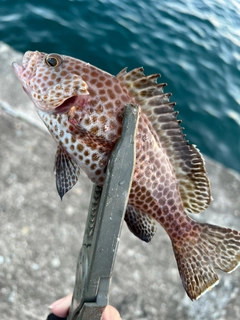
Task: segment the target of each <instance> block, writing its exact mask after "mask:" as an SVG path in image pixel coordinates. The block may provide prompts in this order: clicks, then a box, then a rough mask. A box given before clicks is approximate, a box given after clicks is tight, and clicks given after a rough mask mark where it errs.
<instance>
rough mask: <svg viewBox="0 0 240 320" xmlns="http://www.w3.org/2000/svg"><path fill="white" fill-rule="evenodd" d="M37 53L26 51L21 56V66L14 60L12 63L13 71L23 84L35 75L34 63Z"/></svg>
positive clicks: (27, 82)
mask: <svg viewBox="0 0 240 320" xmlns="http://www.w3.org/2000/svg"><path fill="white" fill-rule="evenodd" d="M39 54H40V53H39V52H38V51H35V52H32V51H27V52H26V53H25V54H24V56H23V58H22V66H20V65H19V64H17V63H16V62H13V63H12V68H13V71H14V73H15V74H16V76H17V77H18V79H19V80H20V81H21V82H22V84H23V85H25V84H26V85H28V84H29V81H30V80H31V79H32V78H33V77H34V76H35V75H36V70H35V68H34V64H35V61H36V59H37V57H38V56H39ZM25 71H27V72H25Z"/></svg>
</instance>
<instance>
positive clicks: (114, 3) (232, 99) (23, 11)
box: [0, 0, 240, 171]
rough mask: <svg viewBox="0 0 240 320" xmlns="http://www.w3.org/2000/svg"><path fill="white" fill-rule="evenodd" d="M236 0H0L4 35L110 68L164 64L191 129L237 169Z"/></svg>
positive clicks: (239, 70)
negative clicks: (38, 0) (133, 0)
mask: <svg viewBox="0 0 240 320" xmlns="http://www.w3.org/2000/svg"><path fill="white" fill-rule="evenodd" d="M239 26H240V4H239V1H237V0H229V1H227V0H218V1H217V0H195V1H187V2H186V1H184V0H172V1H169V0H162V1H159V0H151V1H148V2H147V1H145V0H139V1H135V2H129V1H128V0H121V1H120V0H99V1H87V0H69V1H61V2H60V1H57V0H53V1H51V2H50V1H46V0H45V1H44V0H42V1H41V2H40V3H39V2H38V3H36V2H34V1H30V0H29V1H25V0H23V1H21V2H18V1H11V4H10V2H9V1H7V0H2V1H1V10H0V30H1V35H2V37H1V40H2V41H4V42H6V43H8V44H9V45H11V46H13V47H14V48H15V49H17V50H20V51H22V52H24V51H26V50H36V49H37V50H40V51H45V52H60V53H64V54H69V55H72V56H76V57H79V58H80V59H82V60H85V61H88V62H90V63H92V64H95V65H97V66H98V67H100V68H102V69H105V70H106V71H108V72H111V73H113V74H116V73H118V72H119V71H120V70H121V69H122V68H124V67H125V66H128V67H129V69H130V68H134V67H138V66H144V68H145V71H146V73H147V74H149V73H156V72H160V73H161V74H162V79H161V81H162V82H167V83H168V84H169V86H168V90H169V91H171V92H173V99H172V100H174V101H177V110H179V111H180V114H179V118H181V119H182V120H183V125H184V126H185V128H186V130H185V132H186V133H187V135H188V136H187V137H188V139H189V140H190V142H193V143H196V144H197V145H198V147H199V148H200V150H201V151H203V152H204V153H206V154H208V155H209V156H210V157H212V158H214V159H216V160H218V161H221V162H222V163H224V164H225V165H227V166H229V167H232V168H234V169H236V170H238V171H240V161H239V159H240V120H239V119H240V93H239V92H240V90H239V88H240V53H239V52H240V27H239Z"/></svg>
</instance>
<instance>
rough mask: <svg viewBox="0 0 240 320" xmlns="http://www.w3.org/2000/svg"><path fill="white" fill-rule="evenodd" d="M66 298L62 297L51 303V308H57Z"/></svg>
mask: <svg viewBox="0 0 240 320" xmlns="http://www.w3.org/2000/svg"><path fill="white" fill-rule="evenodd" d="M64 299H65V298H61V299H59V300H57V301H54V302H53V303H52V304H50V306H49V307H48V308H49V309H50V310H51V309H53V308H55V307H56V306H58V305H59V304H61V303H62V302H63V300H64Z"/></svg>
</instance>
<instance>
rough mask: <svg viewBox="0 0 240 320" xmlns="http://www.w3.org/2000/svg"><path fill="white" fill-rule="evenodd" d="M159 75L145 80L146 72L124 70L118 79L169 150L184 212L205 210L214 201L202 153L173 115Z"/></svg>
mask: <svg viewBox="0 0 240 320" xmlns="http://www.w3.org/2000/svg"><path fill="white" fill-rule="evenodd" d="M159 76H160V75H159V74H154V75H150V76H145V75H144V73H143V68H137V69H134V70H132V71H130V72H127V71H126V69H123V70H122V71H121V72H120V73H119V74H118V75H117V78H118V79H119V80H120V82H121V83H122V85H123V86H125V87H126V88H127V89H128V92H129V93H130V95H131V96H132V97H133V99H134V100H135V103H138V104H139V105H140V106H141V108H142V110H143V112H144V113H145V114H146V115H147V117H148V119H149V121H150V122H151V124H152V126H153V129H154V130H155V132H156V133H157V135H158V138H159V145H160V147H162V148H164V149H165V150H166V153H167V155H168V157H169V160H170V162H171V164H172V166H173V169H174V171H175V174H176V177H177V180H178V182H179V190H180V193H181V197H182V201H183V205H184V208H185V209H186V210H187V211H188V212H190V213H199V212H201V211H203V210H205V209H206V208H207V207H208V205H209V203H210V200H211V195H210V184H209V180H208V178H207V176H206V170H205V165H204V160H203V158H202V156H201V154H200V152H199V150H198V149H197V148H196V147H195V146H194V145H191V144H189V143H188V141H187V140H185V135H184V134H183V133H182V130H183V128H181V127H180V123H181V121H179V120H177V118H176V116H177V114H178V112H176V111H174V106H175V103H174V102H169V98H170V96H171V93H164V87H165V86H166V84H158V83H157V79H158V77H159Z"/></svg>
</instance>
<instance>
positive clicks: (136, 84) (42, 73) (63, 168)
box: [12, 51, 240, 300]
mask: <svg viewBox="0 0 240 320" xmlns="http://www.w3.org/2000/svg"><path fill="white" fill-rule="evenodd" d="M12 66H13V70H14V72H15V74H16V76H17V77H18V79H19V80H20V83H21V85H22V87H23V89H24V91H25V92H26V93H27V95H28V96H29V98H30V99H31V100H32V102H33V103H34V105H35V108H36V111H37V113H38V115H39V116H40V118H41V119H42V120H43V122H44V123H45V125H46V127H47V128H48V130H49V132H50V134H51V135H52V137H53V138H54V140H55V141H56V143H57V151H56V156H55V175H56V186H57V190H58V193H59V195H60V197H61V198H62V197H63V196H64V194H65V193H66V192H68V191H69V190H70V189H71V188H72V187H73V186H74V185H75V184H76V182H77V181H78V178H79V174H80V170H83V171H84V172H85V173H86V174H87V176H88V178H89V179H90V180H91V181H92V182H93V183H95V184H96V185H98V186H102V185H103V183H104V179H105V174H106V168H107V164H108V159H109V157H110V154H111V151H112V150H113V148H114V146H115V145H116V143H117V141H118V140H119V138H120V136H121V132H122V120H123V110H124V107H125V105H126V104H129V103H130V104H133V105H138V106H139V107H140V115H139V122H138V125H137V133H136V138H135V140H136V161H135V167H134V173H133V178H132V184H131V189H130V194H129V199H128V206H127V209H126V213H125V218H124V219H125V221H126V223H127V226H128V228H129V230H130V231H131V232H132V233H133V234H134V235H135V236H136V237H138V238H139V239H141V240H143V241H145V242H150V241H151V239H152V238H153V236H154V235H155V233H156V229H157V224H160V225H161V226H162V227H163V228H164V229H165V231H166V232H167V234H168V236H169V238H170V240H171V242H172V248H173V252H174V255H175V258H176V262H177V266H178V270H179V274H180V277H181V280H182V284H183V287H184V289H185V291H186V293H187V295H188V296H189V297H190V299H191V300H195V299H198V298H199V297H201V296H202V295H203V294H204V293H205V292H207V291H209V290H210V289H211V288H212V287H213V286H215V285H216V284H217V283H218V281H219V278H218V275H217V273H216V271H215V270H216V269H220V270H222V271H224V272H227V273H230V272H231V271H233V270H234V269H236V268H237V267H238V265H239V263H240V232H239V231H236V230H232V229H229V228H223V227H220V226H216V225H211V224H207V223H199V222H197V221H195V220H194V219H192V218H191V217H190V216H189V213H192V214H198V213H200V212H202V211H204V210H205V209H206V208H207V207H208V206H209V204H210V202H211V190H210V189H211V188H210V182H209V179H208V177H207V174H206V169H205V163H204V160H203V157H202V155H201V153H200V151H199V150H198V149H197V147H196V146H195V145H193V144H190V143H189V141H188V140H186V137H185V134H183V132H182V130H183V128H182V127H181V121H180V120H178V117H177V115H178V112H177V111H175V103H174V102H171V101H170V96H171V94H170V93H165V91H164V90H165V86H166V84H165V83H158V78H159V76H160V75H159V74H153V75H148V76H146V75H145V74H144V69H143V68H142V67H140V68H135V69H133V70H131V71H128V70H127V68H125V69H123V70H122V71H120V72H119V73H118V74H117V75H116V76H113V75H111V74H109V73H107V72H105V71H103V70H101V69H99V68H97V67H95V66H93V65H91V64H89V63H86V62H84V61H81V60H78V59H76V58H72V57H69V56H66V55H62V54H56V53H50V54H46V53H43V52H38V51H34V52H33V51H27V52H26V53H25V54H24V56H23V60H22V65H18V64H17V63H16V62H14V63H13V65H12Z"/></svg>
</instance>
